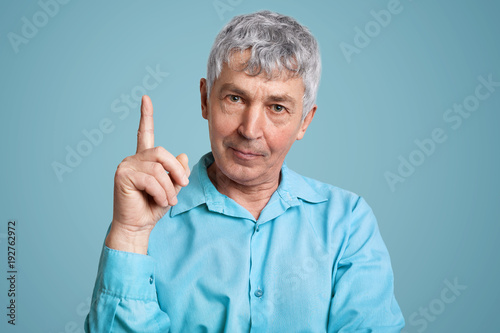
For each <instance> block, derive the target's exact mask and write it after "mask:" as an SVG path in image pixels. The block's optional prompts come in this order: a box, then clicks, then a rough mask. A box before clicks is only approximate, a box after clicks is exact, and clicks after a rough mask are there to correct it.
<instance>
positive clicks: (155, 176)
mask: <svg viewBox="0 0 500 333" xmlns="http://www.w3.org/2000/svg"><path fill="white" fill-rule="evenodd" d="M319 76H320V58H319V49H318V45H317V42H316V40H315V39H314V37H313V36H312V35H311V34H310V32H309V31H308V30H307V29H306V28H305V27H303V26H301V25H300V24H298V23H297V22H296V21H295V20H294V19H292V18H290V17H287V16H283V15H279V14H277V13H272V12H269V11H261V12H257V13H254V14H249V15H242V16H238V17H235V18H233V19H232V21H231V22H229V23H228V25H226V26H225V27H224V28H223V29H222V31H221V32H220V33H219V35H218V36H217V38H216V40H215V42H214V45H213V47H212V50H211V53H210V57H209V60H208V72H207V79H201V81H200V93H201V110H202V116H203V118H205V119H206V120H207V122H208V128H209V133H210V142H211V152H210V153H208V154H206V155H205V156H203V157H202V158H201V159H200V161H199V162H198V163H197V164H196V165H195V166H194V168H193V170H192V172H190V170H189V168H188V161H187V156H186V155H185V154H181V155H179V156H177V157H174V156H172V155H171V154H170V153H169V152H168V151H167V150H165V149H164V148H162V147H160V146H158V147H155V146H154V134H153V107H152V104H151V101H150V99H149V97H147V96H144V97H143V100H142V105H141V119H140V124H139V131H138V137H137V152H136V154H135V155H133V156H129V157H127V158H125V159H124V160H123V161H122V162H121V163H120V165H119V166H118V168H117V171H116V174H115V192H114V210H113V220H112V222H111V225H110V228H109V230H108V234H107V237H106V240H105V244H104V246H103V251H102V255H101V258H100V263H99V269H98V274H97V279H96V284H95V288H94V292H93V301H92V307H91V310H90V312H89V314H88V316H87V318H86V321H85V329H86V331H87V332H222V331H224V332H248V331H252V332H399V331H400V330H401V328H402V327H403V326H404V319H403V317H402V315H401V311H400V309H399V306H398V304H397V302H396V300H395V298H394V293H393V273H392V269H391V264H390V258H389V254H388V252H387V249H386V247H385V245H384V242H383V240H382V238H381V236H380V233H379V230H378V227H377V222H376V219H375V217H374V215H373V212H372V210H371V209H370V207H369V206H368V204H367V203H366V201H365V200H364V199H363V198H361V197H359V196H358V195H356V194H354V193H351V192H349V191H346V190H343V189H340V188H337V187H334V186H331V185H327V184H324V183H321V182H318V181H315V180H312V179H309V178H306V177H303V176H300V175H298V174H296V173H294V172H293V171H291V170H290V169H288V168H287V166H286V164H285V163H284V159H285V156H286V154H287V153H288V151H289V149H290V148H291V146H292V144H293V143H294V142H295V140H300V139H302V137H303V136H304V134H305V132H306V130H307V127H308V126H309V124H310V123H311V121H312V119H313V117H314V114H315V112H316V108H317V106H316V105H315V99H316V91H317V87H318V82H319ZM165 171H167V172H165ZM188 177H189V180H188ZM181 189H182V190H181Z"/></svg>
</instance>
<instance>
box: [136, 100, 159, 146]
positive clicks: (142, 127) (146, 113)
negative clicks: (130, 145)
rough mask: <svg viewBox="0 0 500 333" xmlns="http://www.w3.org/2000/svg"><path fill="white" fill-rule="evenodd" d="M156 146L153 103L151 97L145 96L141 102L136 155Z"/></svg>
mask: <svg viewBox="0 0 500 333" xmlns="http://www.w3.org/2000/svg"><path fill="white" fill-rule="evenodd" d="M154 146H155V135H154V122H153V103H151V99H150V98H149V96H147V95H144V96H142V102H141V120H140V121H139V130H138V131H137V151H136V153H139V152H141V151H143V150H145V149H149V148H154Z"/></svg>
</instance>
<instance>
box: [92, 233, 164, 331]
mask: <svg viewBox="0 0 500 333" xmlns="http://www.w3.org/2000/svg"><path fill="white" fill-rule="evenodd" d="M108 231H109V230H108ZM155 280H156V278H155V260H154V259H153V258H152V257H150V256H149V255H143V254H139V253H131V252H125V251H118V250H114V249H111V248H109V247H107V246H106V245H103V249H102V252H101V257H100V260H99V267H98V270H97V277H96V282H95V285H94V290H93V293H92V303H91V306H90V311H89V313H88V315H87V317H86V318H85V324H84V328H85V332H86V333H107V332H169V330H170V318H169V316H168V315H167V313H165V312H163V311H162V310H161V309H160V307H159V304H158V299H157V293H156V286H155V285H156V283H155Z"/></svg>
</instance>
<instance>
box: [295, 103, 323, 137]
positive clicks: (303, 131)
mask: <svg viewBox="0 0 500 333" xmlns="http://www.w3.org/2000/svg"><path fill="white" fill-rule="evenodd" d="M317 108H318V106H317V105H316V104H314V106H313V107H312V109H311V110H310V111H309V113H308V114H307V116H306V117H305V118H304V120H302V124H301V125H300V130H299V133H297V140H300V139H302V138H303V137H304V134H306V130H307V127H308V126H309V124H310V123H311V121H312V120H313V118H314V114H315V113H316V109H317Z"/></svg>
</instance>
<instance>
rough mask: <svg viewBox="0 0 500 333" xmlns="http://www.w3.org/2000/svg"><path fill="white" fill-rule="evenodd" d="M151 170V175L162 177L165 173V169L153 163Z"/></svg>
mask: <svg viewBox="0 0 500 333" xmlns="http://www.w3.org/2000/svg"><path fill="white" fill-rule="evenodd" d="M150 168H151V173H153V174H157V175H161V173H162V172H163V167H162V166H161V165H160V164H159V163H155V162H153V163H151V165H150Z"/></svg>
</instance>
